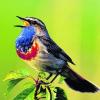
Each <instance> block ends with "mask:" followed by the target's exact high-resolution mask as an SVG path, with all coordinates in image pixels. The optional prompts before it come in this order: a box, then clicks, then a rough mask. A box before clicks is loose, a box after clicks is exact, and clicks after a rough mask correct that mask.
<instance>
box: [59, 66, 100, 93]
mask: <svg viewBox="0 0 100 100" xmlns="http://www.w3.org/2000/svg"><path fill="white" fill-rule="evenodd" d="M61 75H62V76H64V77H65V82H66V83H67V84H68V86H69V87H71V88H72V89H74V90H76V91H80V92H92V93H94V92H97V91H99V90H100V89H99V88H98V87H96V86H95V85H94V84H92V83H91V82H89V81H87V80H86V79H84V78H83V77H81V76H80V75H78V74H77V73H76V72H74V71H73V70H72V69H71V68H69V67H67V68H66V69H65V70H64V71H63V73H61Z"/></svg>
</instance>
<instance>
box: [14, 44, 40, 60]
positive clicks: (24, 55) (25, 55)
mask: <svg viewBox="0 0 100 100" xmlns="http://www.w3.org/2000/svg"><path fill="white" fill-rule="evenodd" d="M38 51H39V47H38V44H35V45H32V47H31V48H30V49H29V50H28V51H27V52H22V51H20V50H16V52H17V55H18V56H19V57H20V58H21V59H23V60H32V59H33V58H35V57H36V56H37V54H38Z"/></svg>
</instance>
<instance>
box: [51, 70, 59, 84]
mask: <svg viewBox="0 0 100 100" xmlns="http://www.w3.org/2000/svg"><path fill="white" fill-rule="evenodd" d="M59 74H60V73H59V72H57V74H56V75H55V77H54V78H53V79H52V80H51V81H50V82H49V84H50V83H52V82H53V81H54V80H55V79H56V78H57V76H58V75H59Z"/></svg>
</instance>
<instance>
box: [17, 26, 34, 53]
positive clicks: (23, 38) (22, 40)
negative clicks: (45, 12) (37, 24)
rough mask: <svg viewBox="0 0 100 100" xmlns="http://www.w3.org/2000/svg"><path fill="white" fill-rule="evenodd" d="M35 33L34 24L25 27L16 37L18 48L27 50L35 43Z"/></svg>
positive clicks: (23, 50) (22, 50)
mask: <svg viewBox="0 0 100 100" xmlns="http://www.w3.org/2000/svg"><path fill="white" fill-rule="evenodd" d="M34 35H35V29H34V26H27V27H25V28H23V30H22V32H21V34H20V35H19V36H18V38H17V39H16V48H17V49H18V50H19V51H21V52H25V53H26V52H27V50H29V48H31V46H32V44H33V41H32V39H33V36H34Z"/></svg>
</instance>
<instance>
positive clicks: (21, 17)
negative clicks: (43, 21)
mask: <svg viewBox="0 0 100 100" xmlns="http://www.w3.org/2000/svg"><path fill="white" fill-rule="evenodd" d="M16 17H17V18H19V19H20V20H23V21H27V19H25V18H22V17H20V16H16Z"/></svg>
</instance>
